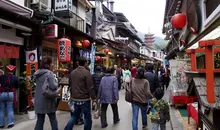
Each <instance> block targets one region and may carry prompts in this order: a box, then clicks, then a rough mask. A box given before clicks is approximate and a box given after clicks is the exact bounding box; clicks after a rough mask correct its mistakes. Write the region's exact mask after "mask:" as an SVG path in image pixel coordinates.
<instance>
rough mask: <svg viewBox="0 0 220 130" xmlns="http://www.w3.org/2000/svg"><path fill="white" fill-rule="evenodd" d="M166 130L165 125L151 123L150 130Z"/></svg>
mask: <svg viewBox="0 0 220 130" xmlns="http://www.w3.org/2000/svg"><path fill="white" fill-rule="evenodd" d="M159 127H160V130H166V123H164V124H157V123H152V130H159Z"/></svg>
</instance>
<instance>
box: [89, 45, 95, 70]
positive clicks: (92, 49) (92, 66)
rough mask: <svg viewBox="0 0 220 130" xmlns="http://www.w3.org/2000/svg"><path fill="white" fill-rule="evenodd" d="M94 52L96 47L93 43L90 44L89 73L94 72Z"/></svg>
mask: <svg viewBox="0 0 220 130" xmlns="http://www.w3.org/2000/svg"><path fill="white" fill-rule="evenodd" d="M95 52H96V47H95V46H94V45H92V46H91V64H90V73H91V74H94V66H95Z"/></svg>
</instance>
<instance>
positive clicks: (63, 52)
mask: <svg viewBox="0 0 220 130" xmlns="http://www.w3.org/2000/svg"><path fill="white" fill-rule="evenodd" d="M57 47H58V49H57V56H58V60H59V62H70V56H71V41H70V40H69V39H67V38H61V39H58V41H57Z"/></svg>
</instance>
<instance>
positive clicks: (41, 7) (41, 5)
mask: <svg viewBox="0 0 220 130" xmlns="http://www.w3.org/2000/svg"><path fill="white" fill-rule="evenodd" d="M48 1H49V0H32V3H31V8H32V9H34V10H37V11H50V9H49V2H48Z"/></svg>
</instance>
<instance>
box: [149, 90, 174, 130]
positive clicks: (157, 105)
mask: <svg viewBox="0 0 220 130" xmlns="http://www.w3.org/2000/svg"><path fill="white" fill-rule="evenodd" d="M163 95H164V91H163V90H162V89H161V88H157V89H156V91H155V95H154V96H155V98H153V99H152V100H151V101H150V105H151V106H152V109H151V111H150V119H151V122H152V130H159V127H160V130H166V122H167V121H169V120H170V113H169V105H168V102H167V101H165V100H163V99H162V97H163Z"/></svg>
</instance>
